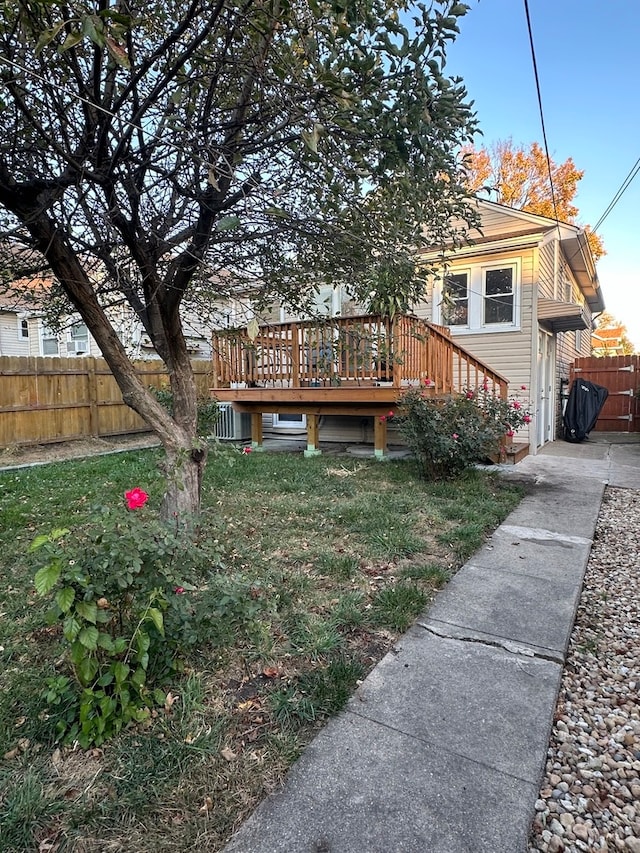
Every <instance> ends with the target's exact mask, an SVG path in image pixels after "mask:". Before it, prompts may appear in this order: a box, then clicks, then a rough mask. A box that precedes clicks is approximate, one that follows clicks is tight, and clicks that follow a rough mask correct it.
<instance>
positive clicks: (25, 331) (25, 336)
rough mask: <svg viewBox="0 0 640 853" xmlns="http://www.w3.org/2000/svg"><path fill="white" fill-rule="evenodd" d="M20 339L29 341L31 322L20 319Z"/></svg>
mask: <svg viewBox="0 0 640 853" xmlns="http://www.w3.org/2000/svg"><path fill="white" fill-rule="evenodd" d="M18 338H19V339H20V340H21V341H27V340H29V321H28V320H24V319H22V320H21V319H18Z"/></svg>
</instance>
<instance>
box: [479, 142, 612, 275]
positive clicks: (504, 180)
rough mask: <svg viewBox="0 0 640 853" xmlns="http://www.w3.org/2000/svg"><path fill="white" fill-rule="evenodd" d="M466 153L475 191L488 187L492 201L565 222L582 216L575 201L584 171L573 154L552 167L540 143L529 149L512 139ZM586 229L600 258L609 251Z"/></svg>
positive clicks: (597, 237) (590, 243)
mask: <svg viewBox="0 0 640 853" xmlns="http://www.w3.org/2000/svg"><path fill="white" fill-rule="evenodd" d="M465 153H466V165H465V168H466V171H467V180H468V184H469V188H470V189H471V190H472V191H473V192H479V191H481V190H485V191H486V192H488V193H489V194H490V196H491V198H492V200H494V201H497V202H499V203H500V204H504V205H506V206H507V207H515V208H518V209H519V210H526V211H528V212H529V213H537V214H539V215H540V216H547V217H549V218H550V219H555V218H556V216H557V217H558V219H559V220H560V221H561V222H571V223H573V222H575V221H576V219H577V217H578V216H579V213H580V211H579V210H578V208H577V207H576V206H575V205H574V204H573V200H574V198H575V196H576V193H577V191H578V183H579V181H581V180H582V178H583V176H584V171H582V170H580V169H577V168H576V165H575V163H574V162H573V159H572V158H571V157H569V158H568V159H567V160H565V161H564V163H560V164H558V163H555V162H554V161H553V159H550V164H551V169H550V170H549V164H548V163H547V157H546V154H545V152H544V150H543V149H542V148H541V146H540V145H539V144H538V143H537V142H532V143H531V145H530V146H529V147H528V148H525V146H523V145H514V143H513V141H512V140H511V139H508V140H502V141H499V142H496V143H495V144H494V145H493V146H491V147H489V148H486V147H482V148H478V149H473V148H467V149H466V152H465ZM549 171H551V181H552V182H553V194H552V192H551V182H550V180H549ZM554 202H555V204H554ZM585 230H586V232H587V234H588V239H589V245H590V246H591V251H592V252H593V255H594V257H595V259H596V260H597V259H598V258H600V257H602V255H604V254H605V251H604V246H603V245H602V241H601V239H600V237H599V236H598V235H597V234H594V233H593V232H592V231H590V230H589V226H586V228H585Z"/></svg>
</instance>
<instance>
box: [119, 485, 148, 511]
mask: <svg viewBox="0 0 640 853" xmlns="http://www.w3.org/2000/svg"><path fill="white" fill-rule="evenodd" d="M124 499H125V501H126V502H127V507H128V508H129V509H140V507H141V506H144V505H145V504H146V502H147V501H148V500H149V495H148V494H147V493H146V492H145V491H143V490H142V489H137V488H136V489H131V491H129V492H125V493H124Z"/></svg>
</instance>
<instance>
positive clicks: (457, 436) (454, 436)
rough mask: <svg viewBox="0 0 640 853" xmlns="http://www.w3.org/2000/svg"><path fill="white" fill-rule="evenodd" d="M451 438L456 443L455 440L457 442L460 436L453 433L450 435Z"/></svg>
mask: <svg viewBox="0 0 640 853" xmlns="http://www.w3.org/2000/svg"><path fill="white" fill-rule="evenodd" d="M451 438H452V439H453V440H454V441H457V440H458V438H460V436H459V435H458V433H457V432H454V433H453V434H452V435H451Z"/></svg>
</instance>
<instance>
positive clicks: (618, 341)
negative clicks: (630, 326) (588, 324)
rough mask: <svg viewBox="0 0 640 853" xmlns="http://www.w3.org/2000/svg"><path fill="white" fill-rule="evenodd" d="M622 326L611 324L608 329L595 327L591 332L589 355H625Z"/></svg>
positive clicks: (624, 331) (623, 329)
mask: <svg viewBox="0 0 640 853" xmlns="http://www.w3.org/2000/svg"><path fill="white" fill-rule="evenodd" d="M625 333H626V330H625V328H624V326H612V327H611V328H609V329H595V330H594V331H593V332H592V333H591V355H596V356H600V357H606V356H611V355H625V347H624V340H623V338H624V336H625Z"/></svg>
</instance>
